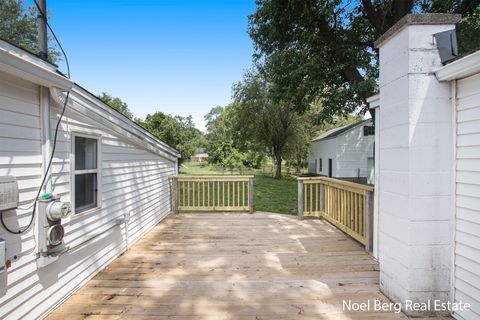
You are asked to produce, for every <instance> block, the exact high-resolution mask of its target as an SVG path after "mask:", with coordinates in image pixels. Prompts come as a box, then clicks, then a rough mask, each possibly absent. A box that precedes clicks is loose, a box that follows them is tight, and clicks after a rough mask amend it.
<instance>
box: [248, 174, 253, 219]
mask: <svg viewBox="0 0 480 320" xmlns="http://www.w3.org/2000/svg"><path fill="white" fill-rule="evenodd" d="M248 210H249V212H250V213H253V178H251V177H250V178H248Z"/></svg>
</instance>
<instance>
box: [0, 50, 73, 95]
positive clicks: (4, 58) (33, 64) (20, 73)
mask: <svg viewBox="0 0 480 320" xmlns="http://www.w3.org/2000/svg"><path fill="white" fill-rule="evenodd" d="M0 70H1V71H3V72H6V73H9V74H12V75H14V76H17V77H19V78H22V79H25V80H27V81H30V82H32V83H35V84H38V85H41V86H44V87H47V88H52V87H57V88H61V89H64V90H69V89H71V88H72V86H73V81H71V80H70V79H68V78H66V77H64V76H62V75H60V74H58V73H57V72H56V71H55V69H54V68H51V67H50V68H49V67H48V66H47V65H46V63H44V62H43V63H42V62H37V61H35V60H34V59H31V58H28V57H27V56H26V55H23V56H22V55H20V54H18V53H16V52H14V51H12V50H10V48H8V47H7V46H5V45H3V44H1V45H0Z"/></svg>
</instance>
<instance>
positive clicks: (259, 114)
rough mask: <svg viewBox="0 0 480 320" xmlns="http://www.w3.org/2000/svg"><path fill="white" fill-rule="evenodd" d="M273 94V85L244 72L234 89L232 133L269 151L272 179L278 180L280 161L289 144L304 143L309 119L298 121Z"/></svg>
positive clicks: (255, 75) (289, 148)
mask: <svg viewBox="0 0 480 320" xmlns="http://www.w3.org/2000/svg"><path fill="white" fill-rule="evenodd" d="M272 92H273V91H272V85H271V84H270V83H268V82H267V81H266V80H265V78H264V77H263V76H262V75H261V74H259V73H254V72H249V73H247V74H246V75H245V78H244V80H243V81H242V82H239V83H237V84H236V85H235V86H234V97H235V109H234V110H235V113H236V130H235V131H236V132H238V133H239V134H240V135H241V137H242V138H243V139H245V140H247V141H254V142H255V143H256V144H257V145H259V146H262V147H263V149H264V150H271V155H272V156H273V158H274V159H275V164H276V172H275V178H277V179H280V178H281V176H282V160H283V159H285V157H286V156H287V155H288V152H289V150H292V145H297V146H299V145H300V144H301V143H303V142H304V141H305V139H301V138H300V136H302V130H303V126H304V125H305V124H306V123H308V119H301V118H300V117H301V116H300V115H299V114H297V113H296V112H293V111H292V105H291V104H289V103H288V102H281V101H276V100H275V99H273V97H272ZM304 120H305V121H304ZM291 152H292V151H291Z"/></svg>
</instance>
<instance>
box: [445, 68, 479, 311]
mask: <svg viewBox="0 0 480 320" xmlns="http://www.w3.org/2000/svg"><path fill="white" fill-rule="evenodd" d="M452 86H453V87H454V90H453V91H454V92H455V93H456V97H455V98H456V99H455V102H456V105H455V108H456V111H455V112H456V117H455V123H456V132H455V136H456V150H455V151H456V152H455V155H456V157H455V159H456V166H455V167H456V173H455V181H456V185H455V190H456V192H455V193H456V194H455V198H456V201H455V246H454V248H455V256H454V259H455V262H454V266H455V271H454V272H453V277H454V298H455V301H457V302H464V303H465V302H467V303H470V305H471V307H472V309H471V311H464V310H459V311H458V312H456V316H460V317H459V318H460V319H479V318H480V73H477V74H475V75H472V76H469V77H466V78H462V79H459V80H457V81H456V83H455V82H453V83H452Z"/></svg>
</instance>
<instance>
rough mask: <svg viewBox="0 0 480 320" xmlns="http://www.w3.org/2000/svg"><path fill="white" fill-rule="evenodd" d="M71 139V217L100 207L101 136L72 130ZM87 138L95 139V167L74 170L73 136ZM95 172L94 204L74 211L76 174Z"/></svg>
mask: <svg viewBox="0 0 480 320" xmlns="http://www.w3.org/2000/svg"><path fill="white" fill-rule="evenodd" d="M70 137H71V138H70V139H71V152H70V181H71V183H70V202H71V207H72V217H79V216H82V215H84V214H88V213H91V212H92V211H96V210H100V209H102V136H101V135H93V134H88V133H83V132H79V131H74V132H71V133H70ZM76 137H82V138H89V139H95V140H97V168H96V169H89V170H75V138H76ZM85 173H96V174H97V181H96V189H97V190H96V206H95V207H92V208H88V209H86V210H83V211H81V212H76V210H77V208H76V207H75V176H76V175H77V174H85Z"/></svg>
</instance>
